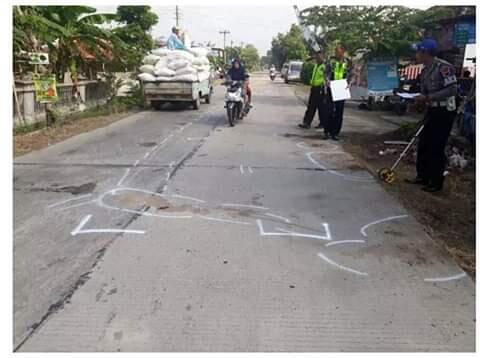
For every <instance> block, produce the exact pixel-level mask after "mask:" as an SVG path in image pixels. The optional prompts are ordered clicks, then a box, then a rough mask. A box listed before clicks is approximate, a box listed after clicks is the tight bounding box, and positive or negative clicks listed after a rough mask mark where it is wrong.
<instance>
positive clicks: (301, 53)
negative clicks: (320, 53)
mask: <svg viewBox="0 0 480 358" xmlns="http://www.w3.org/2000/svg"><path fill="white" fill-rule="evenodd" d="M271 54H272V61H273V63H274V65H275V66H276V67H277V68H281V67H282V66H283V64H284V63H285V62H287V61H290V60H304V59H306V58H307V57H308V50H307V47H306V44H305V40H304V39H303V35H302V31H301V29H300V27H299V26H297V25H292V26H291V28H290V30H289V31H288V32H287V33H285V34H282V33H279V34H278V35H277V36H276V37H275V38H273V39H272V48H271Z"/></svg>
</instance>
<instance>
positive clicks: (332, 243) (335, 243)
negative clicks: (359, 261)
mask: <svg viewBox="0 0 480 358" xmlns="http://www.w3.org/2000/svg"><path fill="white" fill-rule="evenodd" d="M355 243H365V240H342V241H333V242H328V243H326V244H325V246H334V245H341V244H355Z"/></svg>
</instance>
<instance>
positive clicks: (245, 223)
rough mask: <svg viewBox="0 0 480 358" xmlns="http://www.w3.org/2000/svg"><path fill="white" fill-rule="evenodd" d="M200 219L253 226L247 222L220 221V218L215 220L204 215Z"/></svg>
mask: <svg viewBox="0 0 480 358" xmlns="http://www.w3.org/2000/svg"><path fill="white" fill-rule="evenodd" d="M198 217H199V218H202V219H205V220H210V221H219V222H224V223H230V224H240V225H252V224H251V223H247V222H245V221H236V220H227V219H220V218H214V217H211V216H203V215H198Z"/></svg>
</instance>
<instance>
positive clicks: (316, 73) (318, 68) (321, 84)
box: [298, 50, 329, 129]
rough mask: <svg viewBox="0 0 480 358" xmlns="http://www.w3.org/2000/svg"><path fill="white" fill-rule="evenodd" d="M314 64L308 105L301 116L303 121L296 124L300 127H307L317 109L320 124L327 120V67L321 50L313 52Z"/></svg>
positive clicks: (322, 124)
mask: <svg viewBox="0 0 480 358" xmlns="http://www.w3.org/2000/svg"><path fill="white" fill-rule="evenodd" d="M315 60H316V64H315V66H314V67H313V72H312V77H311V78H310V96H309V97H308V106H307V110H306V111H305V115H304V117H303V123H300V124H299V125H298V126H299V127H300V128H304V129H309V128H310V126H311V124H312V121H313V118H314V117H315V112H317V111H318V117H319V121H320V126H324V125H325V123H324V122H326V120H327V107H326V103H325V99H326V79H327V78H328V77H329V74H328V73H327V72H326V71H327V67H326V65H325V63H324V54H323V52H322V51H321V50H320V51H317V52H316V53H315Z"/></svg>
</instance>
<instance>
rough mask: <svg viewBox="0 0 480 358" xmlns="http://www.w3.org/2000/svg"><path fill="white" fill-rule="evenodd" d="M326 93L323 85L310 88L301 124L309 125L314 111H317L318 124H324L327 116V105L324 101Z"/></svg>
mask: <svg viewBox="0 0 480 358" xmlns="http://www.w3.org/2000/svg"><path fill="white" fill-rule="evenodd" d="M326 100H327V95H326V94H325V87H324V86H317V87H313V86H312V87H311V88H310V97H308V106H307V110H306V111H305V116H304V117H303V124H306V125H311V124H312V121H313V117H315V112H317V111H318V117H319V120H320V124H321V125H323V126H325V124H326V122H327V118H328V105H327V103H326Z"/></svg>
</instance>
